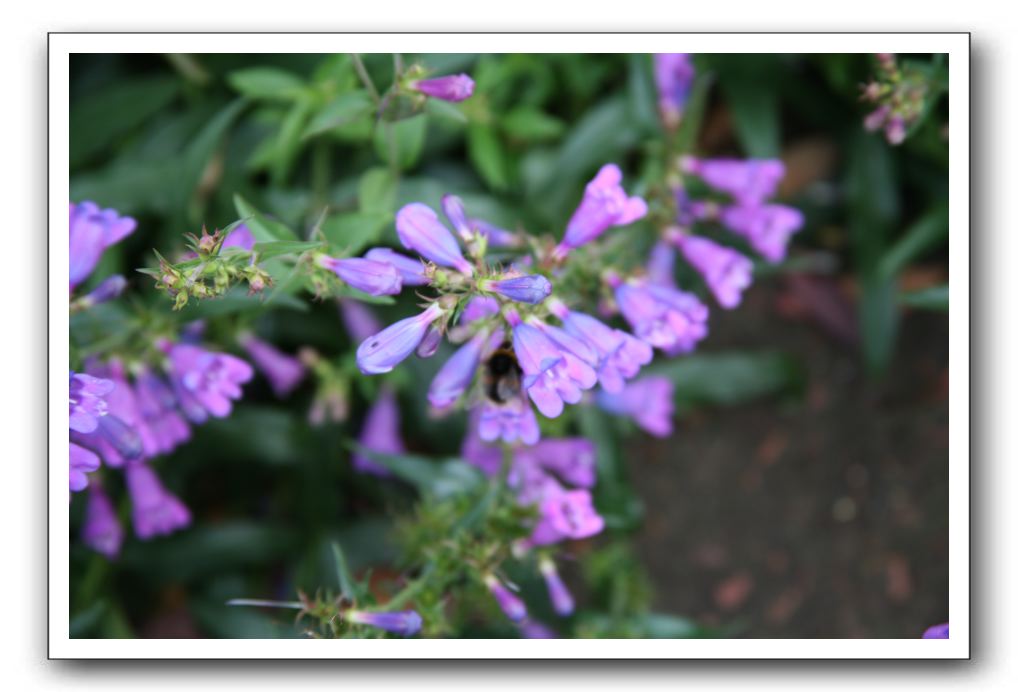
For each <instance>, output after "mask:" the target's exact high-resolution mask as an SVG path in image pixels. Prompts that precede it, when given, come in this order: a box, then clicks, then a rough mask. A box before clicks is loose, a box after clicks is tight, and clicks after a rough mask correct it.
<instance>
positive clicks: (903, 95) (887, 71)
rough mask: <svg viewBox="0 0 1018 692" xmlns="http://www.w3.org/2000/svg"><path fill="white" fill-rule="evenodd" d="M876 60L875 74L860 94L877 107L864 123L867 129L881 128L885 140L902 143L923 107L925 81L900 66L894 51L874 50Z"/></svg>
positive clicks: (918, 75)
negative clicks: (879, 51)
mask: <svg viewBox="0 0 1018 692" xmlns="http://www.w3.org/2000/svg"><path fill="white" fill-rule="evenodd" d="M876 59H877V74H876V77H875V78H874V79H873V80H872V81H871V82H869V83H868V84H865V85H863V87H862V95H861V100H862V101H864V102H866V103H869V104H872V105H875V106H876V109H875V110H873V111H872V112H870V114H869V115H867V116H866V118H865V119H864V120H863V126H864V127H865V128H866V130H868V131H869V132H878V131H880V130H883V132H884V137H885V138H886V139H887V141H888V143H890V144H894V145H897V144H901V143H902V142H904V141H905V137H906V136H907V134H908V128H909V127H910V126H911V125H912V124H913V123H915V122H916V121H917V120H918V119H919V116H920V115H921V114H922V112H923V109H924V108H925V107H926V96H927V88H928V87H927V82H926V79H925V78H924V77H923V76H922V75H920V74H917V73H914V72H911V71H908V70H905V69H902V68H901V67H900V66H899V65H898V61H897V59H896V58H895V55H894V53H877V54H876Z"/></svg>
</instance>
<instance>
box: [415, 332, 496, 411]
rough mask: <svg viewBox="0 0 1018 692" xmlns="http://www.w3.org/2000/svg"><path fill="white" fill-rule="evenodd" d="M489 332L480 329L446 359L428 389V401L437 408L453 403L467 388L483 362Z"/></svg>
mask: <svg viewBox="0 0 1018 692" xmlns="http://www.w3.org/2000/svg"><path fill="white" fill-rule="evenodd" d="M488 339H489V332H487V331H480V332H478V333H477V334H476V335H474V337H473V338H472V339H470V341H468V342H467V343H465V344H463V345H462V346H460V348H459V349H458V350H457V351H456V353H454V354H452V356H451V357H450V358H449V360H447V361H445V363H444V364H443V365H442V367H441V368H440V369H439V371H438V373H437V374H436V375H435V379H433V380H432V381H431V387H430V388H429V389H428V401H429V402H430V403H431V405H432V406H434V407H435V408H445V407H447V406H450V405H452V404H453V403H454V402H455V401H456V400H457V399H458V398H459V397H460V395H461V394H463V392H465V391H466V390H467V387H469V386H470V383H471V382H472V381H473V379H474V373H475V372H477V366H478V365H480V362H481V351H483V350H484V347H485V346H486V345H487V343H488Z"/></svg>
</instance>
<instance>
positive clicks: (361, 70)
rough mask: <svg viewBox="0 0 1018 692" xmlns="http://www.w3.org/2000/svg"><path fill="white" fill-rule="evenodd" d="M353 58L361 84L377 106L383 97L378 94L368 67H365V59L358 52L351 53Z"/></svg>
mask: <svg viewBox="0 0 1018 692" xmlns="http://www.w3.org/2000/svg"><path fill="white" fill-rule="evenodd" d="M350 57H351V59H353V67H354V69H355V70H357V76H358V77H360V80H361V84H363V85H364V88H365V89H367V90H368V93H369V94H371V99H372V100H373V101H374V102H375V106H377V105H378V104H379V103H381V100H382V97H381V96H379V94H378V89H377V88H375V83H374V82H373V81H371V75H369V74H368V70H367V68H365V67H364V61H363V60H361V56H359V55H357V54H356V53H350Z"/></svg>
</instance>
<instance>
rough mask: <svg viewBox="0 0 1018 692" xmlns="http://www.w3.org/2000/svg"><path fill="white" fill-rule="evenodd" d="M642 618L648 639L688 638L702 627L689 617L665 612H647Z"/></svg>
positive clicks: (693, 635) (642, 624)
mask: <svg viewBox="0 0 1018 692" xmlns="http://www.w3.org/2000/svg"><path fill="white" fill-rule="evenodd" d="M640 620H641V622H640V625H641V626H642V628H643V630H644V631H645V632H646V633H647V638H648V639H688V638H690V637H695V636H696V634H697V632H698V631H699V629H700V628H699V627H697V625H696V623H695V622H693V621H692V620H690V619H689V618H682V617H677V616H675V615H665V614H664V613H647V614H646V615H644V616H643V617H642V618H640Z"/></svg>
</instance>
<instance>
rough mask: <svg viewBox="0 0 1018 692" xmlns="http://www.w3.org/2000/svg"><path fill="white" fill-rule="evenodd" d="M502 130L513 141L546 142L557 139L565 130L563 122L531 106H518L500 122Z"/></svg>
mask: <svg viewBox="0 0 1018 692" xmlns="http://www.w3.org/2000/svg"><path fill="white" fill-rule="evenodd" d="M501 125H502V129H503V130H504V131H505V133H506V134H507V135H509V136H510V137H512V138H513V139H518V140H522V141H525V142H546V141H551V140H555V139H558V138H559V137H561V136H562V134H563V133H564V132H565V130H566V125H565V123H564V122H562V121H561V120H559V119H558V118H556V117H554V116H551V115H548V114H547V113H545V112H544V111H542V110H540V109H539V108H535V107H533V106H518V107H516V108H514V109H513V110H511V111H509V113H508V114H506V116H505V117H504V118H502V121H501Z"/></svg>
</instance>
